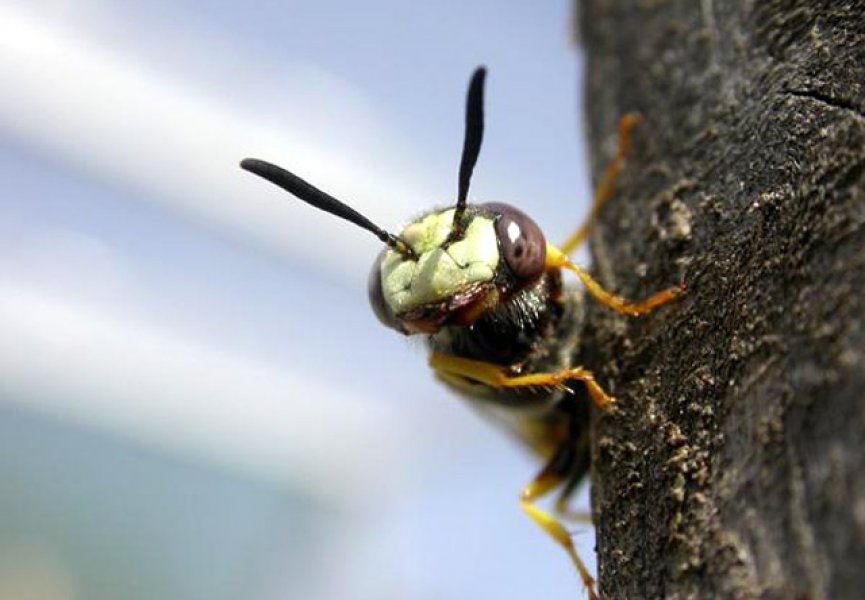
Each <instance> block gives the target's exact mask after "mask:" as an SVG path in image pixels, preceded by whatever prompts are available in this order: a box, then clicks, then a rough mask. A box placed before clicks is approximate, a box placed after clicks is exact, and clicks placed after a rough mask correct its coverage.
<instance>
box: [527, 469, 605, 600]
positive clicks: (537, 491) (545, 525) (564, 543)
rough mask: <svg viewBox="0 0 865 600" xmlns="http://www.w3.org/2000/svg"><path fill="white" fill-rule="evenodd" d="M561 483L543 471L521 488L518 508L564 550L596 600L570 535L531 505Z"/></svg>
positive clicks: (589, 576) (554, 520)
mask: <svg viewBox="0 0 865 600" xmlns="http://www.w3.org/2000/svg"><path fill="white" fill-rule="evenodd" d="M561 483H562V478H561V477H560V476H558V475H555V474H553V473H550V472H549V471H548V470H547V469H544V470H543V471H541V473H540V474H539V475H538V476H537V477H536V478H535V479H534V480H533V481H531V482H530V483H529V484H528V485H527V486H526V487H524V488H523V491H522V492H521V493H520V507H521V508H522V509H523V511H525V513H526V514H527V515H528V516H529V518H530V519H531V520H532V521H534V522H535V524H536V525H538V527H540V528H541V529H543V530H544V531H545V532H546V533H547V535H549V536H550V537H551V538H553V539H554V540H555V541H556V543H557V544H559V545H560V546H561V547H562V548H564V549H565V551H566V552H567V553H568V556H570V557H571V562H573V563H574V566H575V567H576V568H577V572H578V573H579V575H580V579H581V580H582V581H583V585H584V586H586V592H587V593H588V595H589V600H598V595H597V594H596V593H595V580H594V578H592V576H591V575H590V574H589V570H588V569H587V568H586V565H585V563H583V561H582V559H581V558H580V555H579V554H577V549H576V548H575V547H574V542H573V540H572V539H571V534H570V533H568V531H567V530H566V529H565V528H564V526H563V525H562V524H561V523H560V522H559V521H558V520H556V518H555V517H554V516H552V515H551V514H549V513H548V512H546V511H544V510H541V509H540V508H538V507H537V506H535V505H534V504H533V503H534V502H535V501H536V500H537V499H538V498H540V497H541V496H543V495H544V494H546V493H548V492H550V491H551V490H553V489H555V488H556V487H558V486H559V484H561Z"/></svg>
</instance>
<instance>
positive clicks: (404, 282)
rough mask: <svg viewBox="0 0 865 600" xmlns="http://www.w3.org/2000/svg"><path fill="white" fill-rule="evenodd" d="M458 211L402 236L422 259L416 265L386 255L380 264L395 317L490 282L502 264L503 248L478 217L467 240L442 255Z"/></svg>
mask: <svg viewBox="0 0 865 600" xmlns="http://www.w3.org/2000/svg"><path fill="white" fill-rule="evenodd" d="M453 218H454V211H453V209H450V210H446V211H443V212H437V213H432V214H429V215H427V216H425V217H424V218H422V219H420V220H419V221H415V222H414V223H410V224H409V225H408V226H407V227H406V228H405V229H404V230H403V231H402V233H401V235H400V237H402V239H404V240H405V241H406V242H407V243H408V245H409V246H411V247H412V249H413V250H414V251H415V252H416V253H417V255H418V257H419V259H418V260H417V261H412V260H406V259H405V257H403V256H401V255H400V254H398V253H396V252H393V251H387V252H386V253H385V257H384V260H383V261H382V263H381V283H382V292H383V294H384V299H385V302H387V304H388V306H389V307H390V309H391V310H392V311H393V313H394V314H400V313H403V312H405V311H407V310H411V309H413V308H417V307H419V306H423V305H424V304H428V303H431V302H437V301H440V300H444V299H446V298H448V297H449V296H452V295H454V294H455V293H457V292H459V291H460V290H462V289H465V288H466V287H467V286H469V285H472V284H476V283H483V282H487V281H491V280H492V279H493V277H494V276H495V272H496V267H497V266H498V264H499V246H498V240H497V239H496V230H495V224H494V222H493V220H492V219H490V218H487V217H482V216H476V217H474V218H473V219H472V221H471V223H469V226H468V228H467V229H466V232H465V235H464V236H463V238H462V239H461V240H459V241H457V242H454V243H453V244H451V245H450V246H448V248H447V250H446V251H445V250H443V249H442V248H441V245H442V244H443V243H444V241H445V240H446V239H447V237H448V234H450V231H451V224H452V223H453Z"/></svg>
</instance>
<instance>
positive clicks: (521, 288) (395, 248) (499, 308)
mask: <svg viewBox="0 0 865 600" xmlns="http://www.w3.org/2000/svg"><path fill="white" fill-rule="evenodd" d="M485 77H486V69H484V68H483V67H480V68H478V69H477V70H476V71H475V72H474V74H473V75H472V78H471V81H470V83H469V89H468V95H467V100H466V126H465V136H464V141H463V150H462V157H461V160H460V168H459V179H458V188H457V201H456V204H455V205H453V206H449V207H447V208H440V209H433V210H431V211H429V212H427V213H425V214H423V215H422V216H420V217H418V218H417V219H415V220H413V221H412V222H411V223H409V224H408V225H407V226H406V227H405V228H404V229H403V230H402V231H401V232H400V233H399V234H398V235H397V234H393V233H390V232H388V231H386V230H384V229H382V228H380V227H379V226H377V225H375V224H374V223H373V222H372V221H370V220H369V219H368V218H366V217H365V216H363V215H362V214H360V213H359V212H357V211H356V210H354V209H353V208H351V207H349V206H348V205H346V204H344V203H342V202H340V201H339V200H337V199H336V198H333V197H332V196H330V195H328V194H327V193H325V192H323V191H321V190H319V189H318V188H316V187H314V186H313V185H311V184H309V183H307V182H306V181H304V180H303V179H301V178H300V177H298V176H297V175H294V174H293V173H290V172H289V171H287V170H285V169H283V168H281V167H278V166H276V165H273V164H271V163H268V162H265V161H262V160H258V159H253V158H247V159H244V160H243V161H242V162H241V163H240V166H241V167H242V168H244V169H246V170H247V171H250V172H252V173H254V174H256V175H258V176H260V177H263V178H264V179H267V180H268V181H270V182H272V183H274V184H276V185H278V186H279V187H281V188H283V189H285V190H286V191H288V192H290V193H291V194H293V195H294V196H296V197H297V198H299V199H300V200H303V201H304V202H306V203H308V204H311V205H312V206H314V207H316V208H318V209H320V210H323V211H325V212H328V213H331V214H333V215H336V216H338V217H341V218H343V219H345V220H347V221H349V222H351V223H354V224H355V225H357V226H359V227H362V228H363V229H366V230H368V231H370V232H372V233H373V234H375V235H376V236H377V237H378V238H379V239H380V240H381V241H382V242H383V243H384V244H385V246H386V247H385V248H384V249H383V250H382V252H381V254H380V255H379V257H378V259H377V260H376V261H375V263H374V265H373V268H372V273H371V274H370V279H369V298H370V303H371V304H372V308H373V310H374V312H375V314H376V316H377V317H378V319H379V320H380V321H381V322H382V323H383V324H384V325H386V326H387V327H390V328H392V329H395V330H396V331H398V332H400V333H402V334H404V335H422V336H425V337H426V341H427V345H428V347H429V350H430V355H429V365H430V367H431V368H432V369H433V371H434V373H435V374H436V376H437V377H438V378H440V379H441V380H442V381H444V382H445V383H446V384H447V385H448V386H449V387H451V388H453V389H454V390H456V391H457V392H458V393H460V395H462V396H463V397H464V398H466V399H467V400H468V401H469V402H471V403H472V404H473V405H475V407H476V408H478V409H479V410H480V411H481V412H484V413H487V414H489V415H490V416H491V417H492V418H493V419H495V420H497V421H499V422H500V423H501V424H503V425H504V426H505V427H506V428H507V429H508V430H509V431H511V432H512V433H513V434H514V435H516V436H517V438H518V439H519V440H521V441H522V442H524V443H525V444H526V445H527V446H528V447H529V448H530V449H531V450H532V451H533V452H535V453H536V454H537V455H538V456H539V458H540V459H541V460H542V461H543V464H544V467H543V468H542V469H541V470H540V472H539V473H538V475H537V476H536V477H535V478H534V479H533V480H532V481H531V482H529V483H528V484H527V485H526V486H525V487H524V488H523V489H522V491H521V493H520V505H521V506H522V508H523V510H524V511H525V512H526V514H527V515H528V516H529V517H530V518H531V519H532V520H533V521H534V522H535V523H537V524H538V525H539V526H540V527H541V528H542V529H543V530H544V531H545V532H546V533H547V534H548V535H549V536H550V537H552V538H553V539H554V540H555V541H556V542H557V543H559V544H560V545H561V546H562V547H563V548H564V549H565V550H566V551H567V553H568V555H569V556H570V558H571V560H572V561H573V563H574V565H575V567H576V569H577V571H578V573H579V575H580V578H581V579H582V581H583V584H584V585H585V586H586V589H587V590H588V594H589V597H590V598H591V599H592V600H596V599H597V595H596V593H595V590H594V580H593V579H592V577H591V575H590V574H589V572H588V570H587V569H586V567H585V565H584V564H583V561H582V560H581V559H580V557H579V556H578V554H577V552H576V549H575V548H574V545H573V542H572V540H571V535H570V534H569V533H568V532H567V530H566V529H565V528H564V526H563V525H562V524H561V522H560V520H559V519H558V518H557V517H556V516H554V515H553V514H551V513H549V512H547V511H545V510H542V509H540V508H538V507H537V506H536V505H535V502H536V501H537V500H538V499H539V498H540V497H542V496H544V495H546V494H548V493H550V492H552V491H554V490H556V489H560V490H561V492H560V496H559V500H558V502H557V504H556V506H557V511H558V512H559V513H564V512H565V511H566V502H567V500H568V499H569V497H570V495H571V494H572V492H573V491H574V489H575V488H576V486H577V484H578V483H579V482H580V480H581V479H582V477H583V476H584V475H585V473H586V472H587V470H588V467H589V423H590V421H589V419H590V410H589V408H590V407H589V404H588V402H586V399H585V397H584V396H582V395H576V394H574V393H573V390H571V388H569V387H568V385H569V384H573V383H574V382H580V383H582V385H583V386H584V388H585V390H586V391H587V392H588V395H589V397H590V398H591V400H592V401H593V402H594V404H595V405H596V406H597V407H598V408H599V409H600V410H602V411H608V410H609V409H610V407H611V405H612V403H613V398H611V397H610V396H609V395H608V394H607V393H606V392H605V391H604V390H603V389H602V388H601V386H600V385H598V383H597V382H596V381H595V379H594V377H593V376H592V373H591V372H590V371H589V370H587V369H585V368H583V367H581V366H577V365H574V364H572V361H573V356H574V354H575V350H576V348H577V347H578V344H579V342H580V340H579V333H580V329H581V323H582V318H583V297H584V294H583V291H582V289H572V288H570V287H565V286H563V284H562V273H563V271H569V272H571V273H573V274H574V275H576V277H577V278H579V280H580V281H581V282H582V283H583V286H584V289H585V290H586V291H588V293H589V294H590V295H591V296H592V297H593V298H595V300H597V301H599V302H601V303H602V304H603V305H605V306H607V307H609V308H610V309H612V310H614V311H616V312H619V313H622V314H625V315H631V316H638V315H642V314H645V313H648V312H650V311H652V310H653V309H655V308H657V307H658V306H661V305H662V304H665V303H667V302H669V301H670V300H672V299H673V298H675V297H676V296H678V295H679V294H680V293H681V292H682V291H683V289H684V288H683V287H682V286H679V287H673V288H670V289H667V290H664V291H662V292H659V293H656V294H654V295H652V296H650V297H649V298H647V299H646V300H643V301H641V302H627V301H625V300H623V299H622V298H621V297H619V296H616V295H614V294H611V293H610V292H608V291H606V290H605V289H604V288H603V287H602V286H601V285H600V284H599V283H598V282H597V281H595V279H593V278H592V277H591V276H590V275H589V273H588V272H587V271H586V270H584V269H582V268H581V267H579V266H577V265H575V264H574V263H572V262H571V261H570V259H569V258H568V255H569V254H571V253H572V252H573V251H574V250H575V249H576V248H577V247H578V246H579V245H580V244H581V243H582V242H583V241H584V240H585V239H586V237H587V236H588V233H589V231H590V229H591V225H592V221H593V218H594V216H595V215H596V214H597V212H598V209H599V208H600V207H601V205H602V204H603V203H604V202H605V201H606V200H607V199H608V198H609V197H610V196H611V195H612V191H613V187H614V184H615V180H616V177H617V175H618V173H619V171H620V169H621V168H622V165H623V163H624V160H625V158H626V155H627V152H628V146H629V139H630V133H631V130H632V129H633V127H634V126H635V125H636V124H637V123H638V122H639V117H637V116H636V115H626V116H624V117H623V118H622V119H621V121H620V123H619V146H618V150H617V153H616V155H615V157H614V158H613V159H612V160H611V161H610V163H609V165H608V166H607V169H606V171H605V173H604V176H603V177H602V179H601V182H600V185H599V186H598V190H597V191H596V193H595V197H594V201H593V206H592V211H591V214H590V216H589V218H588V219H587V220H586V222H585V223H584V224H583V225H582V226H581V227H580V228H579V229H578V230H577V231H576V232H575V233H574V234H573V235H572V236H571V237H570V238H569V239H568V240H567V241H566V242H565V243H564V244H563V245H562V246H560V247H557V246H554V245H553V244H550V243H549V242H547V241H546V239H545V238H544V235H543V233H542V232H541V229H540V228H539V227H538V225H537V224H536V223H535V222H534V221H533V220H532V219H531V218H530V217H528V216H527V215H526V214H525V213H523V212H522V211H520V210H518V209H516V208H514V207H513V206H509V205H507V204H501V203H486V204H469V203H468V201H467V197H468V189H469V182H470V180H471V177H472V172H473V171H474V167H475V163H476V162H477V158H478V154H479V152H480V148H481V141H482V139H483V129H484V115H483V95H484V81H485Z"/></svg>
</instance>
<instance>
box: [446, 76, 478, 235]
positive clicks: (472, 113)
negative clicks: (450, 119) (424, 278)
mask: <svg viewBox="0 0 865 600" xmlns="http://www.w3.org/2000/svg"><path fill="white" fill-rule="evenodd" d="M486 75H487V70H486V68H485V67H478V68H477V69H475V72H474V73H473V74H472V78H471V80H470V81H469V91H468V94H467V95H466V132H465V138H464V140H463V154H462V157H461V158H460V175H459V187H458V189H457V205H456V209H455V211H454V221H453V225H452V226H451V233H450V235H449V236H448V238H449V240H450V241H453V240H454V239H457V238H459V237H460V236H462V234H463V215H464V214H465V211H466V200H467V198H468V194H469V183H470V182H471V179H472V172H473V171H474V169H475V163H477V162H478V154H480V152H481V142H482V141H483V139H484V80H485V79H486Z"/></svg>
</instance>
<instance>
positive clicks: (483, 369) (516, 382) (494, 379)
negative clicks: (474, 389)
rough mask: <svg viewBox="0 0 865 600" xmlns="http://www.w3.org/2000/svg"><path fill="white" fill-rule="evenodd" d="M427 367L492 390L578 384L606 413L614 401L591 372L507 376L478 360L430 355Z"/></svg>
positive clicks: (563, 386) (491, 365)
mask: <svg viewBox="0 0 865 600" xmlns="http://www.w3.org/2000/svg"><path fill="white" fill-rule="evenodd" d="M429 364H430V367H432V368H433V370H435V371H436V372H437V373H439V374H442V375H445V376H453V375H458V376H460V377H465V378H467V379H471V380H472V381H477V382H478V383H483V384H485V385H488V386H490V387H494V388H517V387H552V388H565V385H564V382H565V381H569V380H576V381H582V382H583V384H585V386H586V389H587V390H588V391H589V396H591V398H592V401H593V402H594V403H595V405H596V406H597V407H598V408H599V409H601V410H604V411H606V410H609V409H610V407H611V406H612V405H613V403H614V400H613V398H612V397H611V396H609V395H607V393H606V392H605V391H604V390H603V389H602V388H601V386H599V385H598V383H597V382H596V381H595V378H594V376H593V375H592V373H591V372H589V371H587V370H586V369H584V368H582V367H575V368H573V369H564V370H562V371H558V372H556V373H532V374H530V375H517V376H509V375H507V373H506V372H505V369H504V368H503V367H500V366H498V365H494V364H492V363H488V362H483V361H480V360H471V359H468V358H461V357H459V356H448V355H447V354H441V353H439V352H433V353H432V354H430V358H429Z"/></svg>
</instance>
